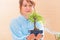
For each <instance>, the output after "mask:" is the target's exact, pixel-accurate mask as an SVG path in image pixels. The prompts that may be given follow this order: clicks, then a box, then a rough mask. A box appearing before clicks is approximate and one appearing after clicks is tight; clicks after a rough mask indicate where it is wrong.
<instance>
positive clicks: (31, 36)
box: [27, 34, 43, 40]
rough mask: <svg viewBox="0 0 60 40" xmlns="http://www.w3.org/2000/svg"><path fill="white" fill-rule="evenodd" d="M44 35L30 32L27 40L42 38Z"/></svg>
mask: <svg viewBox="0 0 60 40" xmlns="http://www.w3.org/2000/svg"><path fill="white" fill-rule="evenodd" d="M42 37H43V35H41V34H38V35H37V36H35V34H30V35H29V36H28V37H27V40H34V39H36V40H40V39H41V38H42Z"/></svg>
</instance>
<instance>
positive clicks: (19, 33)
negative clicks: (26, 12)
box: [10, 16, 44, 40]
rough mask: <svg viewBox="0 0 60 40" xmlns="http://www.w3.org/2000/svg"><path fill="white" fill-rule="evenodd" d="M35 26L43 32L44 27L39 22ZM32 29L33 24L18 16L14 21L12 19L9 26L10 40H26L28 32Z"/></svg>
mask: <svg viewBox="0 0 60 40" xmlns="http://www.w3.org/2000/svg"><path fill="white" fill-rule="evenodd" d="M36 26H37V28H38V29H40V30H43V31H44V27H43V25H42V24H41V23H40V22H37V23H36ZM33 29H34V25H33V23H32V22H30V21H29V20H27V19H26V18H25V17H24V16H19V17H17V18H16V19H13V20H12V22H11V25H10V30H11V33H12V40H27V39H26V37H27V36H28V35H29V34H30V32H29V30H33ZM43 34H44V32H43Z"/></svg>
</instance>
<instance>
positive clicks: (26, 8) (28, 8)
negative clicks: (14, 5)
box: [21, 0, 33, 17]
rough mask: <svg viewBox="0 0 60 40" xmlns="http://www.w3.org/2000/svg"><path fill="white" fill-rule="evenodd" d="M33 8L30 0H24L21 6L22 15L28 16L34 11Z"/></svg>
mask: <svg viewBox="0 0 60 40" xmlns="http://www.w3.org/2000/svg"><path fill="white" fill-rule="evenodd" d="M32 8H33V5H32V4H31V3H30V2H27V1H26V0H24V1H23V4H22V7H21V13H22V15H24V16H26V17H28V15H29V14H31V12H32Z"/></svg>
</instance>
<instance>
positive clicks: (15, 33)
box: [10, 20, 27, 40]
mask: <svg viewBox="0 0 60 40" xmlns="http://www.w3.org/2000/svg"><path fill="white" fill-rule="evenodd" d="M10 30H11V33H12V39H13V40H26V37H27V35H24V34H23V33H22V29H21V25H18V23H17V22H16V21H15V20H13V21H12V23H11V24H10Z"/></svg>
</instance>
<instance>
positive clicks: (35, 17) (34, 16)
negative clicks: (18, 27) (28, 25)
mask: <svg viewBox="0 0 60 40" xmlns="http://www.w3.org/2000/svg"><path fill="white" fill-rule="evenodd" d="M29 20H30V21H31V22H32V23H34V30H30V31H31V34H32V33H34V34H35V36H37V34H38V33H43V30H39V29H38V28H37V27H36V22H38V21H43V17H42V16H40V15H38V14H37V13H36V11H33V12H32V14H31V15H30V16H29Z"/></svg>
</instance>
